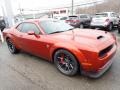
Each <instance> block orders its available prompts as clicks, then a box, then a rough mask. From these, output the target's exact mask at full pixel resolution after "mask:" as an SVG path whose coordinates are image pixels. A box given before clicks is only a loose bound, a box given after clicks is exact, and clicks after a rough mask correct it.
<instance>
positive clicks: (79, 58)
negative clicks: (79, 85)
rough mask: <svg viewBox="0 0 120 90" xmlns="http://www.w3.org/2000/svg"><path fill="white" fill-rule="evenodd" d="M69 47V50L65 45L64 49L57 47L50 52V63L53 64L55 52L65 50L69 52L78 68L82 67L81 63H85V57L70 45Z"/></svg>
mask: <svg viewBox="0 0 120 90" xmlns="http://www.w3.org/2000/svg"><path fill="white" fill-rule="evenodd" d="M65 45H66V44H65ZM70 46H71V47H72V48H71V49H69V48H68V47H69V46H67V45H66V46H65V47H59V46H57V47H54V48H53V49H52V50H51V61H52V62H54V54H55V52H56V51H58V50H60V49H63V50H66V51H68V52H70V53H71V54H72V55H73V56H74V57H75V59H76V60H77V62H78V63H79V66H82V62H86V58H85V56H84V55H83V53H82V52H81V51H80V50H79V49H78V48H77V47H74V46H72V45H70Z"/></svg>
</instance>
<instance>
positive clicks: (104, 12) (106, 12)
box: [96, 12, 115, 14]
mask: <svg viewBox="0 0 120 90" xmlns="http://www.w3.org/2000/svg"><path fill="white" fill-rule="evenodd" d="M101 13H115V12H100V13H96V14H101Z"/></svg>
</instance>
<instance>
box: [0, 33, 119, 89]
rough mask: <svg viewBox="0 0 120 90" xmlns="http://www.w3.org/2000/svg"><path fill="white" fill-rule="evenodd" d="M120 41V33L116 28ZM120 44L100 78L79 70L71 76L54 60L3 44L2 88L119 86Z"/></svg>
mask: <svg viewBox="0 0 120 90" xmlns="http://www.w3.org/2000/svg"><path fill="white" fill-rule="evenodd" d="M113 33H115V34H116V35H117V39H118V42H120V35H119V34H117V31H115V32H113ZM119 56H120V47H118V50H117V53H116V55H115V57H114V60H115V61H114V63H113V65H112V67H111V68H110V70H108V71H107V72H106V73H105V74H104V75H103V76H102V77H100V78H99V79H90V78H88V77H85V76H81V75H80V74H78V75H76V76H74V77H68V76H65V75H63V74H61V73H60V72H59V71H58V70H57V69H56V68H55V67H54V65H53V64H52V63H50V62H47V61H45V60H42V59H40V58H38V57H35V56H32V55H29V54H27V53H24V52H21V53H19V54H17V55H12V54H11V53H10V52H9V51H8V48H7V46H6V44H5V43H4V44H2V45H1V46H0V90H120V59H119Z"/></svg>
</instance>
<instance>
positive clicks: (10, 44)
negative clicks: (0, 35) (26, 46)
mask: <svg viewBox="0 0 120 90" xmlns="http://www.w3.org/2000/svg"><path fill="white" fill-rule="evenodd" d="M6 42H7V46H8V49H9V51H10V52H11V53H12V54H17V53H18V52H19V50H18V49H17V48H16V47H15V45H14V44H13V42H12V41H11V40H10V39H7V40H6Z"/></svg>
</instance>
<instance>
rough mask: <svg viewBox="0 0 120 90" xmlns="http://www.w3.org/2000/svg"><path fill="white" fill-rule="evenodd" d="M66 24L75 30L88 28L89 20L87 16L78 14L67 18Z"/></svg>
mask: <svg viewBox="0 0 120 90" xmlns="http://www.w3.org/2000/svg"><path fill="white" fill-rule="evenodd" d="M66 22H67V23H68V24H70V25H72V26H74V27H77V28H84V27H89V26H90V22H91V18H90V16H89V15H87V14H80V15H75V16H69V17H68V19H67V20H66Z"/></svg>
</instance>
